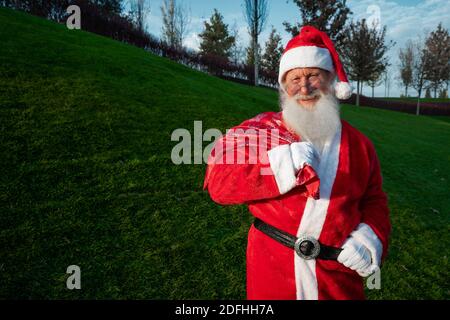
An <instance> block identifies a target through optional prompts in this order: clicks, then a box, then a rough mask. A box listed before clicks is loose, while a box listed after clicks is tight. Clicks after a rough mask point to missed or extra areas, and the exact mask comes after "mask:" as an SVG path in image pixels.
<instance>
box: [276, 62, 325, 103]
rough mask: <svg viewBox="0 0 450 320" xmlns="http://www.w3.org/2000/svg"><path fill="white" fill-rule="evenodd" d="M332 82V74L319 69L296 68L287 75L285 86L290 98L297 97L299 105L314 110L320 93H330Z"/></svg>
mask: <svg viewBox="0 0 450 320" xmlns="http://www.w3.org/2000/svg"><path fill="white" fill-rule="evenodd" d="M331 82H332V75H331V73H330V72H328V71H326V70H323V69H319V68H296V69H292V70H289V71H288V72H287V73H286V76H285V80H284V86H285V88H286V92H287V94H288V96H289V97H294V96H295V97H296V100H297V103H298V104H299V105H301V106H302V107H304V108H305V109H308V110H312V109H313V108H314V106H315V104H316V102H317V101H318V100H319V99H320V92H322V93H324V94H327V93H329V90H328V89H329V87H330V85H331Z"/></svg>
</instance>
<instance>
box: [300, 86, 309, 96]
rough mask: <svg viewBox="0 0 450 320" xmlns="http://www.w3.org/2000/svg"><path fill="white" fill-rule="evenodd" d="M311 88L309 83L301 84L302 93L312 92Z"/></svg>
mask: <svg viewBox="0 0 450 320" xmlns="http://www.w3.org/2000/svg"><path fill="white" fill-rule="evenodd" d="M310 92H311V90H310V89H309V85H308V84H303V85H302V86H300V93H301V94H304V95H308V94H310Z"/></svg>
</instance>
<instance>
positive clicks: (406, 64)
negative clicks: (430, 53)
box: [398, 40, 414, 97]
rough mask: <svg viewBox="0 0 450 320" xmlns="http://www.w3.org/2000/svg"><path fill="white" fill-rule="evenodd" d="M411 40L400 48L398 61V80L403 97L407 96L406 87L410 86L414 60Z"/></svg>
mask: <svg viewBox="0 0 450 320" xmlns="http://www.w3.org/2000/svg"><path fill="white" fill-rule="evenodd" d="M413 47H414V46H413V43H412V41H411V40H408V41H407V42H406V46H405V48H403V49H402V48H400V50H399V55H398V57H399V59H400V79H401V81H402V84H403V86H404V87H405V97H407V96H408V87H409V86H411V84H412V72H413V58H414V48H413Z"/></svg>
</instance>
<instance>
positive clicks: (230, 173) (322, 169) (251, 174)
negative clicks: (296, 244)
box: [204, 112, 391, 299]
mask: <svg viewBox="0 0 450 320" xmlns="http://www.w3.org/2000/svg"><path fill="white" fill-rule="evenodd" d="M239 128H245V129H248V128H254V129H256V133H255V134H254V135H255V136H259V135H260V132H262V131H260V129H276V130H278V131H279V138H280V139H279V141H275V142H274V141H272V140H277V139H273V136H271V135H270V134H269V137H268V140H269V142H272V145H269V147H268V150H269V151H268V152H266V154H262V157H261V159H259V158H258V161H256V163H255V161H253V162H251V163H247V162H248V161H247V162H244V163H242V161H241V162H238V163H236V161H234V163H230V161H224V158H225V155H224V152H218V150H225V149H228V150H229V149H230V148H231V149H234V151H236V154H244V156H245V159H246V160H248V156H249V152H250V151H249V149H248V148H247V149H246V148H242V140H240V142H237V139H236V137H237V136H239V134H236V133H234V134H227V135H225V136H223V137H222V138H221V139H219V140H218V142H217V143H216V145H215V149H213V151H212V153H211V156H210V159H209V161H208V168H207V172H206V176H205V183H204V188H207V189H208V191H209V194H210V196H211V198H212V199H213V200H214V201H215V202H217V203H219V204H223V205H230V204H242V203H246V204H248V208H249V211H250V212H251V213H252V214H253V215H254V216H255V217H258V218H260V219H261V220H263V221H265V222H266V223H269V224H271V225H273V226H275V227H277V228H279V229H281V230H284V231H286V232H289V233H290V234H292V235H297V236H299V235H300V234H307V235H311V236H314V237H315V238H317V239H319V241H320V242H321V243H323V244H325V245H329V246H334V247H341V246H342V244H343V242H344V241H345V240H346V239H347V237H349V235H350V233H351V232H352V231H353V230H355V229H356V228H357V227H358V226H361V225H364V226H366V229H365V230H366V231H367V230H369V231H368V232H366V233H365V234H363V236H364V237H366V239H367V241H368V242H370V243H371V244H373V246H374V247H376V248H377V250H378V252H379V256H381V259H384V257H385V255H386V252H387V247H388V237H389V234H390V229H391V226H390V221H389V210H388V206H387V198H386V195H385V193H384V192H383V190H382V177H381V172H380V164H379V161H378V158H377V155H376V153H375V149H374V146H373V145H372V143H371V142H370V141H369V139H368V138H366V137H365V136H364V135H363V134H362V133H360V132H359V131H358V130H357V129H355V128H353V127H352V126H351V125H349V124H348V123H347V122H346V121H343V120H342V121H341V126H340V128H339V130H338V132H337V133H336V135H335V137H334V138H333V140H332V141H331V142H330V143H328V144H327V145H325V147H324V151H323V153H322V155H321V160H320V164H319V166H318V170H317V173H316V172H315V171H314V170H312V169H311V167H309V166H305V167H304V168H303V169H302V170H300V172H299V173H298V174H296V175H295V173H294V169H293V167H292V165H291V164H289V161H290V157H288V156H287V152H288V150H289V148H288V145H289V143H292V142H294V141H301V138H300V137H299V136H297V135H296V134H295V133H292V132H291V131H289V130H288V129H287V127H286V126H285V124H284V122H283V121H282V117H281V113H274V112H268V113H263V114H260V115H258V116H256V117H255V118H253V119H250V120H247V121H245V122H243V123H242V124H241V125H239V126H237V127H235V128H233V129H232V130H234V129H239ZM277 138H278V137H277ZM259 141H262V140H258V143H259ZM239 143H240V144H241V145H239ZM224 144H226V145H227V146H226V147H223V149H220V148H218V147H217V146H218V145H222V146H223V145H224ZM244 144H245V145H246V146H247V147H249V146H250V147H251V146H252V145H251V144H252V143H248V141H246V142H245V143H244ZM263 153H264V152H263ZM265 157H266V158H265ZM267 158H268V161H265V160H267ZM234 160H236V155H235V156H234ZM264 170H265V171H264ZM262 172H264V174H262ZM267 172H269V174H267ZM317 175H318V177H319V178H320V192H318V191H319V190H318V189H319V183H318V180H319V179H317ZM318 193H320V196H319V197H317V196H318ZM315 198H318V199H315ZM367 226H368V227H367ZM247 298H248V299H364V286H363V281H362V278H361V277H360V276H359V275H358V274H357V273H356V272H355V271H353V270H351V269H349V268H347V267H345V266H344V265H342V264H341V263H339V262H337V261H331V260H321V259H317V260H315V259H313V260H304V259H302V258H300V257H299V256H298V255H297V254H296V253H295V251H294V250H292V249H290V248H287V247H285V246H283V245H282V244H280V243H278V242H277V241H275V240H273V239H272V238H270V237H268V236H267V235H265V234H264V233H262V232H261V231H259V230H257V229H256V228H255V227H254V226H253V225H252V226H251V228H250V230H249V234H248V246H247Z"/></svg>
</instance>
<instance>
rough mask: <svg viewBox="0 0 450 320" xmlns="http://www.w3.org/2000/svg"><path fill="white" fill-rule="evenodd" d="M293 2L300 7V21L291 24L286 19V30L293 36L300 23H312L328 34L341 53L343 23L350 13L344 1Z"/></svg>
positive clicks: (297, 31) (300, 0) (306, 0)
mask: <svg viewBox="0 0 450 320" xmlns="http://www.w3.org/2000/svg"><path fill="white" fill-rule="evenodd" d="M293 2H294V3H295V4H296V5H297V6H298V7H299V9H300V14H301V23H299V24H297V25H292V24H290V23H289V22H287V21H285V22H283V25H284V27H285V29H286V31H287V32H289V33H291V34H292V36H293V37H294V36H296V35H297V34H298V33H299V32H300V28H301V26H302V25H312V26H314V27H315V28H317V29H319V30H320V31H323V32H325V33H326V34H328V36H329V37H330V39H331V40H332V41H333V42H334V44H335V47H336V50H337V51H338V52H339V53H341V47H342V41H343V39H344V36H345V33H344V29H345V28H344V27H345V23H346V22H347V18H348V16H349V15H351V14H352V12H351V11H350V9H349V8H348V7H347V6H346V1H345V0H337V1H326V0H315V1H314V0H293Z"/></svg>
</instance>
